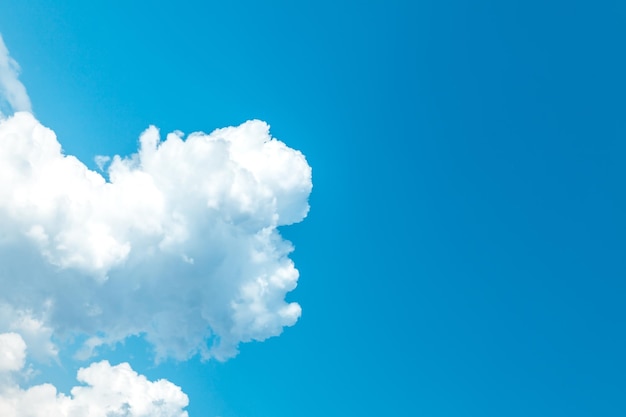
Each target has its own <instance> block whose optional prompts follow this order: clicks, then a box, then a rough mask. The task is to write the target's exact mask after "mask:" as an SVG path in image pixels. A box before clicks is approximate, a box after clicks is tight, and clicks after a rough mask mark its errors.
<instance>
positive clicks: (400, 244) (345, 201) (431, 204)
mask: <svg viewBox="0 0 626 417" xmlns="http://www.w3.org/2000/svg"><path fill="white" fill-rule="evenodd" d="M128 3H129V4H128ZM502 3H503V2H495V1H478V2H475V1H472V2H470V1H443V2H434V1H432V2H408V1H385V2H382V1H365V2H349V1H343V2H326V1H317V2H273V1H272V2H262V3H261V2H247V1H234V2H221V3H215V2H191V1H180V2H175V3H172V4H168V3H166V2H156V3H152V2H121V1H107V2H104V1H93V2H80V1H65V2H54V1H44V0H33V1H29V2H20V1H13V0H5V1H3V2H2V3H1V4H0V33H1V34H2V37H3V39H4V42H5V44H6V45H7V47H8V49H9V51H10V53H11V56H12V57H13V58H14V59H15V60H16V61H17V62H18V63H19V65H20V67H21V74H20V80H21V82H22V83H23V84H24V85H25V86H26V88H27V91H28V96H29V97H30V101H31V102H32V109H33V112H34V114H35V116H36V117H37V120H38V121H39V122H40V123H41V124H43V125H44V126H47V127H49V128H51V129H53V130H54V131H55V132H56V134H57V136H58V139H59V142H60V143H61V145H62V147H63V149H64V151H65V153H66V154H71V155H75V156H76V157H77V158H79V159H80V160H81V161H83V162H84V163H85V164H86V165H87V166H89V167H90V168H91V169H94V170H95V169H96V168H97V167H96V164H95V162H94V157H95V156H96V155H109V156H112V155H116V154H119V155H122V156H128V155H131V154H132V153H135V152H136V151H137V146H138V145H137V144H138V138H139V136H140V134H141V133H142V132H143V131H144V130H145V129H146V128H147V127H148V126H149V125H155V126H157V127H158V128H159V129H160V131H161V135H162V137H163V136H165V134H167V133H168V132H172V131H174V130H177V129H178V130H181V131H183V132H185V133H187V134H188V133H191V132H194V131H204V132H211V131H213V130H214V129H217V128H222V127H225V126H237V125H239V124H241V123H243V122H245V121H247V120H251V119H260V120H264V121H266V122H267V123H268V124H269V125H270V126H271V134H272V136H274V137H276V138H278V139H280V140H281V141H283V142H284V143H285V144H286V145H287V146H288V147H290V148H292V149H295V150H299V151H301V152H302V153H303V154H304V156H306V161H307V162H308V164H309V165H310V166H311V167H312V172H313V176H312V183H313V191H312V193H311V196H310V198H309V204H310V206H311V209H310V212H309V214H308V216H307V217H306V219H304V221H302V222H301V223H298V224H295V225H291V226H281V227H280V228H279V230H280V233H281V234H282V235H283V236H284V237H285V238H286V239H288V240H290V241H291V242H293V244H294V246H295V251H294V252H293V253H291V255H290V258H291V259H292V260H293V261H294V263H295V267H296V268H297V269H298V270H299V272H300V278H299V280H298V285H297V288H296V289H294V290H293V291H291V292H288V293H287V295H286V299H287V301H288V302H297V303H298V304H299V305H300V306H301V307H302V316H301V317H300V318H299V320H298V322H297V323H296V324H295V325H294V326H291V327H285V329H284V331H283V333H282V334H281V335H280V336H279V337H272V338H269V339H267V340H265V341H263V342H251V343H243V344H242V345H241V346H240V353H239V354H238V355H237V356H236V357H234V358H231V359H229V360H227V361H225V362H219V361H216V360H214V359H212V360H209V361H205V362H203V361H201V360H200V358H199V357H198V356H194V357H192V358H191V359H189V360H183V361H177V360H175V359H172V358H170V359H166V360H165V361H164V362H162V363H160V364H158V365H155V364H154V361H153V359H154V358H153V352H154V346H153V344H151V343H148V342H147V341H145V340H143V339H139V338H130V339H129V340H127V341H126V342H125V344H124V345H117V347H115V348H114V349H113V348H107V347H103V348H102V349H101V350H100V351H99V352H98V353H97V354H96V356H94V357H93V358H91V359H89V360H86V361H81V360H77V359H73V357H72V355H73V353H74V350H72V349H73V348H74V347H75V346H71V345H72V343H68V342H63V341H60V340H56V339H55V341H56V342H57V343H58V344H59V346H60V352H59V357H60V364H59V365H57V364H54V363H49V364H40V363H37V362H36V361H35V362H33V363H34V365H33V366H35V367H36V368H37V369H38V370H39V372H40V374H39V375H37V376H35V377H34V379H33V380H32V381H30V382H29V381H26V382H22V384H23V386H24V387H25V386H27V385H28V384H30V383H42V382H44V381H49V382H52V383H54V385H56V386H57V387H59V389H60V390H61V391H63V392H65V393H69V389H70V387H72V386H74V385H76V381H75V376H76V370H77V369H78V368H79V367H86V366H88V365H89V363H91V362H94V361H99V360H102V359H108V360H109V361H110V362H111V364H117V363H119V362H125V361H128V362H129V363H130V365H131V366H132V367H133V369H134V370H135V371H137V372H138V373H140V374H143V375H146V376H147V377H148V378H149V379H150V380H152V381H154V380H157V379H160V378H165V379H167V380H169V381H171V382H172V383H174V384H176V385H177V386H179V387H181V389H182V390H183V391H184V392H185V393H186V394H187V395H188V396H189V401H190V402H189V406H188V407H187V408H186V410H187V411H188V412H189V415H190V416H192V417H196V416H221V417H255V416H259V417H261V416H272V417H280V416H303V417H304V416H319V415H326V416H340V415H341V416H343V415H367V416H369V415H401V416H405V415H406V416H481V417H483V416H502V415H506V416H528V415H570V416H577V415H580V416H587V415H603V416H619V415H624V413H626V403H624V400H623V398H624V395H625V392H626V383H625V382H624V374H625V373H626V360H625V357H624V352H626V334H625V332H624V319H625V318H626V261H625V259H626V258H625V256H624V254H625V253H626V242H625V240H624V236H625V232H626V221H625V217H624V213H626V195H625V193H624V189H625V188H624V179H625V178H626V169H625V168H624V167H625V165H624V157H625V155H626V142H625V141H624V138H625V137H626V123H624V120H625V119H624V116H623V115H624V114H626V102H625V101H624V97H626V94H625V93H626V82H625V81H624V74H625V73H626V71H625V70H626V61H625V60H624V58H623V56H622V55H623V54H622V53H621V51H622V49H623V40H624V38H625V36H626V33H625V32H624V28H623V26H624V25H623V22H624V19H626V8H625V7H624V6H623V5H621V4H619V3H618V2H600V4H594V5H591V4H587V3H585V2H577V1H573V2H572V1H570V2H560V1H557V2H551V3H550V4H545V2H535V1H524V2H521V1H520V2H517V1H511V2H505V3H506V4H502ZM0 224H5V223H0ZM12 250H13V249H6V247H5V246H3V251H4V254H3V255H2V259H7V256H10V254H12V253H15V252H12ZM16 250H17V249H16ZM7 253H8V254H9V255H7ZM0 273H3V272H0ZM5 274H6V272H5ZM9 279H14V278H13V276H12V277H11V278H9V277H2V279H0V283H2V285H4V286H10V285H13V284H11V283H10V281H8V280H9ZM20 279H26V278H20ZM28 282H30V281H28ZM4 291H6V292H8V291H9V287H6V288H5V289H4ZM1 292H3V291H2V288H0V293H1ZM3 298H4V297H3ZM4 301H6V300H4ZM75 301H76V302H77V304H78V303H80V302H82V301H81V300H75ZM0 324H2V323H1V320H0ZM0 330H1V331H6V330H7V329H4V328H0ZM98 335H100V336H102V335H101V334H98ZM81 337H83V338H85V337H87V336H86V335H83V336H81ZM79 339H80V337H79ZM7 340H9V339H7ZM74 342H75V343H74V344H78V343H79V342H80V340H78V341H74ZM7 343H8V342H7ZM0 365H1V364H0ZM0 368H2V367H1V366H0ZM1 370H2V369H0V371H1Z"/></svg>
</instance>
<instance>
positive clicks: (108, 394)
mask: <svg viewBox="0 0 626 417" xmlns="http://www.w3.org/2000/svg"><path fill="white" fill-rule="evenodd" d="M25 356H26V343H25V342H24V340H23V339H22V338H21V336H19V335H18V334H17V333H1V334H0V415H1V416H3V417H27V416H28V417H49V416H55V417H75V416H76V417H77V416H81V417H104V416H120V417H121V416H124V417H153V416H160V417H187V416H188V414H187V412H186V411H184V408H185V407H187V405H188V403H189V400H188V398H187V395H185V394H184V393H183V392H182V391H181V389H180V388H179V387H178V386H176V385H174V384H172V383H171V382H169V381H167V380H158V381H155V382H151V381H148V379H146V377H145V376H143V375H139V374H137V373H136V372H135V371H133V370H132V369H131V367H130V366H129V365H128V364H127V363H122V364H120V365H116V366H111V364H109V362H107V361H102V362H98V363H93V364H91V365H90V366H89V367H87V368H81V369H80V370H79V371H78V375H77V379H78V381H79V382H81V383H83V384H84V385H82V386H76V387H74V388H72V390H71V395H69V396H67V395H64V394H62V393H59V392H57V389H56V388H55V387H54V386H53V385H51V384H42V385H35V386H32V387H29V388H27V389H23V388H21V387H20V386H19V385H18V384H17V383H15V381H14V379H13V378H12V377H13V376H15V374H16V373H18V372H19V371H22V369H23V367H24V358H25Z"/></svg>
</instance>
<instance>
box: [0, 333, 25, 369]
mask: <svg viewBox="0 0 626 417" xmlns="http://www.w3.org/2000/svg"><path fill="white" fill-rule="evenodd" d="M25 359H26V343H25V342H24V339H22V337H21V336H20V335H19V334H17V333H0V372H7V371H18V370H20V369H22V367H23V366H24V361H25Z"/></svg>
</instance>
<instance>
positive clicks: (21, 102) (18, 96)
mask: <svg viewBox="0 0 626 417" xmlns="http://www.w3.org/2000/svg"><path fill="white" fill-rule="evenodd" d="M19 70H20V67H19V65H18V64H17V62H16V61H15V60H14V59H13V58H11V56H10V55H9V50H8V49H7V47H6V45H5V44H4V40H3V39H2V35H0V116H2V111H5V112H11V111H31V105H30V98H29V97H28V94H27V93H26V88H25V87H24V84H22V83H21V81H20V80H19V79H18V75H19ZM1 99H4V100H1ZM1 101H6V103H2V102H1ZM7 105H8V108H6V107H7Z"/></svg>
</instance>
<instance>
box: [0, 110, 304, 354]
mask: <svg viewBox="0 0 626 417" xmlns="http://www.w3.org/2000/svg"><path fill="white" fill-rule="evenodd" d="M102 160H106V158H102ZM107 174H108V179H105V178H104V177H103V176H102V175H101V174H99V173H97V172H95V171H91V170H89V169H88V168H87V167H86V166H85V165H84V164H83V163H81V162H80V161H79V160H77V159H76V158H75V157H73V156H69V155H64V153H63V151H62V149H61V145H60V144H59V142H58V141H57V139H56V136H55V134H54V132H53V131H52V130H50V129H48V128H46V127H44V126H42V125H41V124H40V123H39V122H38V121H37V120H36V119H35V117H34V116H33V115H32V114H30V113H28V112H17V113H15V114H14V115H13V116H11V117H9V118H6V119H4V120H2V121H0V230H2V231H3V233H2V236H0V265H2V267H0V288H2V289H3V291H2V292H1V293H0V304H1V305H4V306H5V308H9V309H10V310H11V311H13V312H18V313H19V312H22V313H20V314H22V316H23V315H24V314H27V315H29V317H30V316H32V317H34V318H35V319H32V320H36V321H35V322H36V323H39V326H40V327H41V328H42V329H45V330H46V331H48V332H50V331H54V332H56V334H57V335H58V336H59V337H61V338H62V337H63V336H64V335H65V336H71V335H74V334H83V335H85V336H86V337H88V340H87V343H86V344H85V346H84V347H83V349H82V350H81V351H80V352H79V353H78V354H79V355H82V356H84V357H87V356H89V355H90V353H91V350H92V349H93V348H94V347H97V346H98V345H100V344H103V343H115V342H116V341H120V340H123V339H124V338H126V337H128V336H129V335H137V334H143V335H145V337H146V339H147V340H148V341H150V342H151V343H152V344H153V345H154V347H155V351H156V354H157V359H160V358H165V357H174V358H177V359H186V358H189V357H190V356H192V355H195V354H198V353H199V354H201V355H202V356H203V357H204V358H217V359H219V360H224V359H226V358H228V357H232V356H234V355H235V354H236V352H237V346H238V344H239V343H241V342H247V341H251V340H264V339H266V338H268V337H271V336H275V335H278V334H280V333H281V331H282V329H283V327H285V326H291V325H293V324H294V323H295V322H296V321H297V319H298V317H299V316H300V306H299V305H298V304H296V303H288V302H286V301H285V295H286V293H287V292H289V291H291V290H293V289H294V288H295V286H296V283H297V279H298V271H297V270H296V269H295V267H294V264H293V262H292V261H291V260H290V259H289V258H288V255H289V253H290V252H291V250H292V246H291V244H290V243H289V242H287V241H285V240H283V239H282V238H281V236H280V234H279V233H278V231H277V228H278V227H279V226H282V225H288V224H292V223H295V222H299V221H301V220H302V219H303V218H304V217H305V216H306V214H307V212H308V196H309V194H310V192H311V187H312V183H311V168H310V167H309V165H308V164H307V162H306V159H305V158H304V156H303V155H302V154H301V153H300V152H298V151H296V150H293V149H290V148H289V147H287V146H286V145H285V144H284V143H283V142H280V141H278V140H276V139H274V138H272V137H271V136H270V134H269V126H268V125H267V124H266V123H264V122H261V121H257V120H254V121H249V122H246V123H244V124H242V125H240V126H238V127H229V128H225V129H219V130H216V131H214V132H213V133H211V134H204V133H192V134H190V135H189V136H187V137H186V138H184V137H183V135H182V134H181V133H179V132H175V133H171V134H169V135H167V137H166V139H165V140H163V141H162V140H161V138H160V136H159V132H158V130H157V129H156V128H155V127H150V128H148V129H147V130H146V131H145V132H144V133H143V134H142V135H141V137H140V149H139V151H138V152H137V154H135V155H132V156H131V157H129V158H120V157H118V156H115V157H113V158H112V160H111V163H110V165H109V166H108V169H107ZM24 312H26V313H24ZM18 313H15V314H18ZM37 320H38V321H37ZM0 324H2V321H1V320H0ZM5 327H6V326H5ZM50 329H52V330H50ZM0 330H1V329H0ZM50 350H51V351H53V350H54V349H52V348H50Z"/></svg>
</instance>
